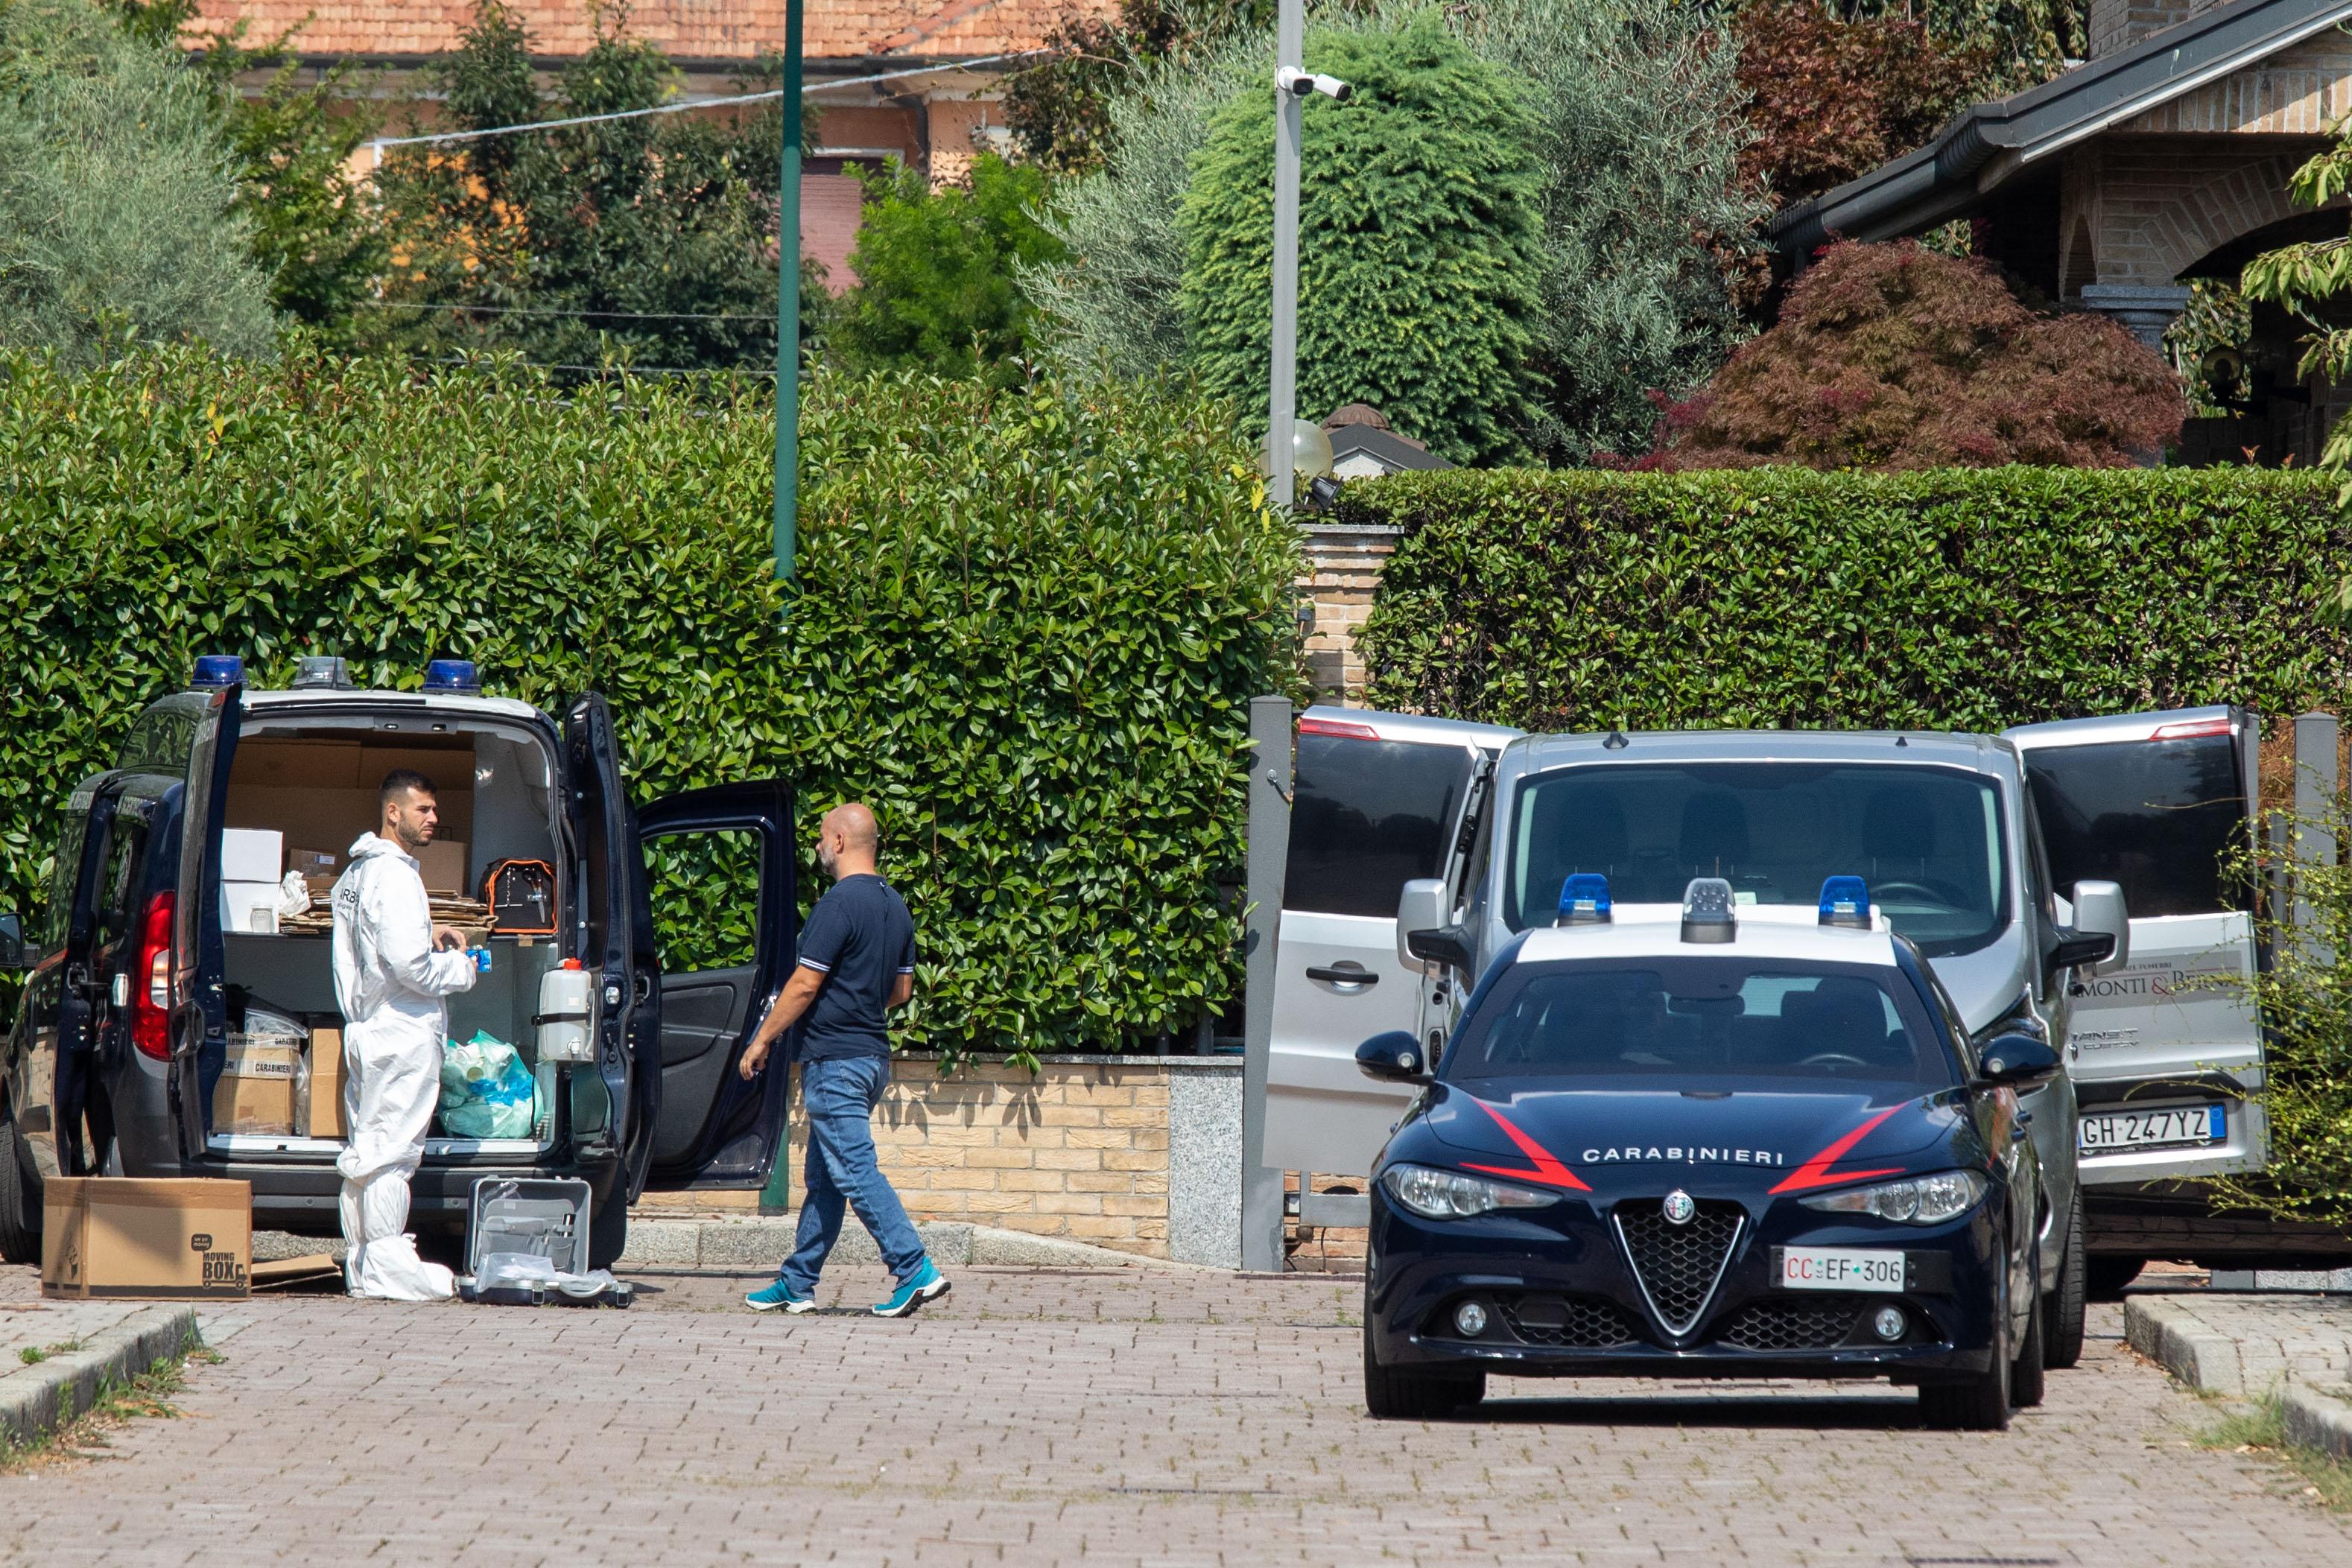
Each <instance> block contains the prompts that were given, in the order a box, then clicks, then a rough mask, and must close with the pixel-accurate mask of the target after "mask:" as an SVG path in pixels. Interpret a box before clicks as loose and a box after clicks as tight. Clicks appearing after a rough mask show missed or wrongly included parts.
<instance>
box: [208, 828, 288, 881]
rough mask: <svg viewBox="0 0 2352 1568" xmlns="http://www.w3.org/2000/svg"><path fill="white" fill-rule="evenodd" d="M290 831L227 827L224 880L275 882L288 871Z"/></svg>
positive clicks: (224, 832) (223, 843)
mask: <svg viewBox="0 0 2352 1568" xmlns="http://www.w3.org/2000/svg"><path fill="white" fill-rule="evenodd" d="M285 862H286V835H285V834H283V833H281V832H279V831H278V830H277V829H275V828H223V829H222V830H221V880H222V881H223V882H268V883H274V882H276V881H277V880H278V878H279V877H281V876H283V875H285V874H286V873H285V871H284V869H283V868H284V865H285Z"/></svg>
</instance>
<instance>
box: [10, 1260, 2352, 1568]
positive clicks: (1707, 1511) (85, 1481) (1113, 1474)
mask: <svg viewBox="0 0 2352 1568" xmlns="http://www.w3.org/2000/svg"><path fill="white" fill-rule="evenodd" d="M19 1272H21V1271H19V1270H8V1271H7V1275H8V1276H14V1275H15V1274H16V1273H19ZM843 1274H844V1277H843V1279H842V1280H841V1281H839V1287H840V1288H839V1292H838V1293H839V1297H841V1298H845V1299H846V1300H847V1301H852V1302H860V1301H870V1300H874V1299H876V1297H877V1296H878V1295H879V1293H880V1292H881V1290H882V1288H883V1280H882V1276H881V1271H880V1270H878V1269H866V1270H844V1271H843ZM749 1282H751V1281H741V1280H733V1279H723V1278H710V1277H707V1276H703V1277H683V1276H670V1277H661V1276H644V1277H642V1283H643V1285H644V1287H645V1289H646V1294H645V1295H643V1296H641V1297H640V1300H639V1304H638V1305H637V1306H636V1307H635V1308H634V1309H632V1310H630V1311H627V1312H579V1311H565V1310H561V1309H547V1310H542V1311H539V1312H532V1311H528V1310H522V1309H506V1310H499V1309H490V1308H484V1309H467V1308H459V1307H396V1306H359V1305H353V1304H352V1303H348V1302H345V1301H341V1300H340V1299H336V1298H331V1297H308V1298H290V1299H280V1300H268V1299H264V1300H257V1301H254V1302H253V1303H251V1304H250V1305H248V1306H245V1307H241V1308H238V1309H236V1311H235V1312H233V1313H225V1314H216V1316H218V1317H219V1319H220V1326H221V1327H222V1328H223V1329H227V1328H230V1327H233V1326H235V1325H236V1323H238V1322H241V1323H242V1326H241V1327H237V1328H236V1333H234V1335H233V1337H230V1338H228V1339H227V1340H226V1343H224V1345H223V1350H224V1353H225V1354H226V1357H227V1359H226V1362H224V1363H223V1364H219V1365H217V1366H205V1367H199V1368H197V1369H195V1370H194V1372H193V1374H192V1376H191V1378H190V1382H189V1386H188V1389H187V1392H186V1394H185V1395H184V1397H183V1398H182V1400H181V1404H182V1406H183V1407H184V1411H185V1415H184V1418H183V1419H180V1420H175V1421H146V1422H141V1423H138V1424H136V1425H134V1426H133V1427H131V1428H129V1429H128V1430H127V1431H126V1432H125V1433H124V1434H123V1435H122V1436H121V1437H120V1438H119V1439H118V1441H117V1444H116V1447H115V1449H114V1452H113V1456H112V1457H110V1458H105V1459H101V1460H98V1461H94V1462H92V1463H89V1464H87V1465H80V1466H70V1467H66V1468H58V1469H44V1470H39V1471H36V1472H32V1473H29V1474H25V1475H19V1476H16V1477H12V1478H7V1479H0V1518H5V1519H6V1520H7V1521H8V1523H9V1526H10V1528H9V1529H8V1530H7V1531H5V1536H0V1561H9V1562H14V1561H16V1560H19V1559H22V1560H25V1561H28V1562H32V1561H37V1562H39V1563H44V1564H55V1563H84V1562H105V1563H125V1564H128V1563H195V1562H204V1563H247V1562H266V1561H272V1560H277V1559H281V1558H282V1559H303V1560H309V1561H314V1562H328V1563H341V1562H356V1561H370V1562H373V1561H387V1562H400V1563H441V1562H455V1561H457V1560H459V1559H461V1558H462V1559H463V1560H464V1561H465V1562H467V1563H495V1564H498V1565H499V1568H509V1565H520V1564H530V1563H552V1564H563V1565H570V1564H576V1563H604V1562H612V1563H648V1564H653V1563H659V1564H665V1565H667V1564H671V1563H720V1562H736V1561H744V1562H756V1563H809V1562H838V1563H877V1564H878V1563H892V1564H902V1563H967V1562H981V1563H1000V1562H1001V1563H1024V1564H1029V1563H1045V1562H1054V1561H1074V1560H1076V1559H1079V1558H1081V1557H1083V1558H1086V1559H1087V1560H1088V1561H1090V1562H1102V1563H1121V1562H1128V1563H1232V1564H1243V1563H1350V1564H1352V1563H1365V1562H1369V1561H1372V1560H1375V1559H1381V1558H1387V1559H1391V1560H1394V1561H1398V1562H1417V1563H1456V1562H1510V1563H1522V1562H1523V1563H1546V1564H1552V1563H1661V1562H1664V1563H1694V1564H1696V1563H1840V1564H1852V1563H1908V1564H1919V1565H1923V1568H1924V1565H1927V1564H1937V1565H1943V1568H1964V1565H1969V1564H2001V1565H2022V1564H2036V1563H2101V1564H2109V1563H2125V1564H2133V1565H2138V1564H2155V1563H2197V1564H2212V1563H2228V1564H2233V1565H2252V1564H2257V1563H2259V1564H2263V1565H2264V1568H2271V1565H2275V1564H2290V1563H2312V1564H2321V1563H2326V1564H2336V1565H2339V1568H2340V1565H2341V1564H2343V1563H2352V1521H2346V1520H2344V1519H2341V1518H2339V1517H2336V1516H2331V1515H2328V1514H2326V1513H2323V1512H2321V1511H2318V1510H2317V1509H2315V1507H2313V1506H2311V1505H2308V1504H2306V1503H2304V1502H2302V1501H2300V1500H2294V1499H2292V1498H2289V1497H2284V1496H2281V1495H2279V1494H2280V1492H2281V1490H2283V1487H2284V1481H2283V1479H2282V1476H2281V1473H2280V1472H2278V1471H2276V1470H2274V1469H2271V1468H2270V1467H2268V1466H2266V1465H2264V1464H2263V1463H2262V1462H2260V1461H2259V1460H2256V1459H2253V1458H2241V1457H2238V1456H2235V1455H2231V1454H2222V1453H2215V1452H2210V1451H2207V1450H2204V1449H2200V1448H2192V1447H2190V1446H2189V1443H2188V1439H2189V1437H2190V1435H2191V1434H2192V1433H2193V1432H2195V1431H2196V1430H2198V1429H2199V1428H2200V1427H2202V1426H2203V1425H2204V1424H2205V1423H2206V1422H2207V1421H2208V1420H2209V1419H2210V1415H2209V1413H2208V1411H2207V1410H2206V1408H2205V1407H2203V1406H2200V1405H2199V1404H2198V1403H2197V1402H2196V1401H2195V1400H2194V1399H2192V1398H2190V1397H2189V1396H2187V1395H2184V1394H2182V1393H2179V1392H2178V1391H2176V1390H2175V1389H2174V1388H2173V1387H2172V1386H2171V1385H2169V1384H2168V1381H2167V1380H2166V1378H2165V1377H2164V1375H2162V1374H2161V1373H2159V1372H2158V1371H2156V1370H2155V1369H2154V1368H2152V1367H2150V1366H2148V1365H2147V1364H2145V1363H2142V1362H2140V1361H2138V1360H2137V1359H2136V1358H2135V1357H2133V1356H2132V1355H2131V1354H2130V1353H2129V1352H2127V1351H2126V1350H2124V1349H2123V1348H2122V1345H2121V1341H2120V1333H2121V1321H2120V1314H2119V1312H2117V1310H2116V1309H2115V1308H2112V1307H2105V1308H2098V1309H2095V1312H2096V1314H2097V1315H2096V1317H2095V1321H2094V1330H2095V1336H2096V1337H2095V1342H2094V1346H2093V1349H2092V1351H2091V1353H2090V1354H2089V1355H2088V1357H2087V1358H2086V1360H2085V1364H2084V1367H2083V1368H2082V1369H2080V1370H2078V1371H2076V1372H2074V1373H2071V1374H2066V1375H2059V1376H2056V1377H2054V1378H2053V1382H2052V1392H2051V1398H2050V1402H2049V1404H2048V1405H2047V1406H2045V1407H2043V1408H2042V1409H2041V1410H2039V1411H2035V1412H2031V1413H2028V1414H2025V1415H2023V1416H2021V1417H2020V1419H2019V1421H2018V1424H2017V1426H2016V1428H2015V1429H2014V1430H2012V1431H2011V1432H2010V1433H2008V1434H2005V1435H1948V1434H1938V1433H1927V1432H1922V1431H1919V1430H1917V1429H1916V1426H1915V1423H1914V1418H1913V1410H1912V1403H1911V1399H1910V1396H1907V1395H1903V1394H1896V1393H1895V1392H1893V1391H1891V1390H1881V1389H1877V1388H1874V1387H1872V1386H1870V1385H1856V1386H1851V1387H1846V1388H1843V1389H1841V1388H1838V1387H1833V1386H1829V1385H1774V1386H1771V1387H1769V1388H1768V1389H1764V1390H1760V1391H1759V1390H1756V1389H1745V1388H1731V1389H1726V1388H1723V1387H1720V1386H1710V1385H1663V1384H1638V1383H1637V1384H1591V1383H1578V1384H1565V1385H1563V1384H1542V1383H1518V1384H1498V1385H1496V1387H1497V1389H1498V1390H1499V1392H1500V1393H1501V1394H1502V1395H1503V1397H1502V1398H1501V1399H1499V1400H1496V1401H1490V1403H1489V1404H1488V1405H1487V1406H1486V1408H1485V1409H1484V1410H1483V1411H1482V1412H1481V1413H1480V1414H1479V1415H1478V1416H1477V1417H1476V1418H1475V1419H1472V1420H1466V1421H1461V1422H1454V1423H1447V1424H1442V1425H1433V1426H1400V1425H1390V1424H1375V1423H1373V1422H1371V1421H1370V1420H1368V1419H1367V1418H1366V1417H1365V1416H1364V1415H1363V1414H1362V1411H1361V1407H1360V1405H1359V1404H1358V1394H1359V1390H1358V1356H1359V1348H1358V1344H1359V1342H1358V1338H1357V1333H1356V1330H1355V1328H1354V1325H1353V1319H1354V1315H1355V1309H1356V1304H1357V1299H1358V1297H1357V1292H1358V1291H1359V1289H1360V1287H1359V1286H1358V1285H1357V1284H1356V1282H1354V1281H1333V1280H1330V1279H1328V1278H1314V1277H1293V1278H1290V1279H1283V1280H1267V1279H1255V1280H1246V1281H1235V1280H1232V1279H1229V1278H1225V1277H1223V1276H1216V1275H1209V1274H1195V1273H1189V1272H1188V1273H1177V1272H1165V1273H1162V1272H1157V1271H1153V1272H1139V1271H1127V1272H1121V1273H1115V1274H1099V1273H1084V1272H1062V1271H1055V1270H992V1269H986V1268H969V1269H965V1270H961V1271H960V1272H959V1274H958V1276H957V1289H956V1292H955V1294H954V1295H952V1296H951V1297H950V1298H949V1299H948V1300H947V1301H945V1302H943V1303H941V1304H940V1307H939V1308H938V1309H937V1310H935V1311H933V1312H929V1313H927V1314H926V1315H925V1316H923V1317H922V1318H919V1319H918V1320H916V1321H914V1322H908V1323H883V1322H873V1321H871V1320H868V1319H865V1318H862V1317H853V1316H849V1315H846V1314H844V1315H818V1316H815V1317H811V1318H802V1319H780V1318H774V1317H769V1318H753V1317H751V1316H750V1315H748V1314H745V1313H742V1312H734V1311H730V1310H728V1309H730V1307H731V1306H732V1304H733V1301H734V1298H735V1295H736V1293H737V1292H739V1291H741V1290H742V1289H743V1288H744V1287H745V1285H746V1284H747V1283H749ZM834 1287H835V1281H831V1280H828V1281H827V1292H828V1295H829V1296H830V1295H832V1293H833V1291H834ZM24 1290H25V1286H24V1283H23V1282H22V1281H18V1280H16V1279H14V1278H13V1277H6V1278H0V1297H10V1298H15V1299H22V1296H23V1293H24Z"/></svg>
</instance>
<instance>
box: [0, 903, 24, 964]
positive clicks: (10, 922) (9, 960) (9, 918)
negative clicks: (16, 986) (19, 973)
mask: <svg viewBox="0 0 2352 1568" xmlns="http://www.w3.org/2000/svg"><path fill="white" fill-rule="evenodd" d="M23 967H25V923H24V922H23V921H21V920H19V919H17V918H16V915H14V914H13V913H12V914H7V915H0V969H21V968H23Z"/></svg>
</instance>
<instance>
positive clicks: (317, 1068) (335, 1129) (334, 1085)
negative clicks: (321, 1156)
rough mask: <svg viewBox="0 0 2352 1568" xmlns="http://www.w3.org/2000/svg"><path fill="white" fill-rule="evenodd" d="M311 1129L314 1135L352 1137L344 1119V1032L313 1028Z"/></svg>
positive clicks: (311, 1046) (311, 1038)
mask: <svg viewBox="0 0 2352 1568" xmlns="http://www.w3.org/2000/svg"><path fill="white" fill-rule="evenodd" d="M305 1121H306V1124H307V1128H308V1131H309V1132H310V1136H312V1137H314V1138H348V1137H350V1136H351V1135H352V1130H351V1128H350V1127H349V1126H348V1125H347V1124H345V1123H344V1121H343V1031H342V1030H340V1029H321V1028H318V1027H316V1026H313V1027H312V1029H311V1030H310V1106H309V1113H308V1115H307V1117H306V1118H305Z"/></svg>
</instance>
